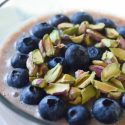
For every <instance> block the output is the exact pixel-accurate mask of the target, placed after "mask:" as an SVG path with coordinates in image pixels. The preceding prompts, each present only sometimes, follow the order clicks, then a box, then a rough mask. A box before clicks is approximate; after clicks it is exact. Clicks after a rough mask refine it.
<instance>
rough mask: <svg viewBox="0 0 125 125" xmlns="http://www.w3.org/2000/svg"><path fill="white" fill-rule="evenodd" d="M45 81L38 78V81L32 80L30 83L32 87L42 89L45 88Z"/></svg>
mask: <svg viewBox="0 0 125 125" xmlns="http://www.w3.org/2000/svg"><path fill="white" fill-rule="evenodd" d="M46 84H47V83H46V81H45V80H44V79H42V78H39V79H34V80H33V81H32V86H37V87H39V88H44V87H45V86H46Z"/></svg>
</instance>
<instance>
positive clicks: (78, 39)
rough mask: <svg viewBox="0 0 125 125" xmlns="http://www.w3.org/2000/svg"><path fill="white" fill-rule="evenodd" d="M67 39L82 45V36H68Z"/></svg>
mask: <svg viewBox="0 0 125 125" xmlns="http://www.w3.org/2000/svg"><path fill="white" fill-rule="evenodd" d="M69 38H70V39H71V40H72V42H74V43H77V44H79V43H82V41H83V38H84V34H82V35H80V36H69Z"/></svg>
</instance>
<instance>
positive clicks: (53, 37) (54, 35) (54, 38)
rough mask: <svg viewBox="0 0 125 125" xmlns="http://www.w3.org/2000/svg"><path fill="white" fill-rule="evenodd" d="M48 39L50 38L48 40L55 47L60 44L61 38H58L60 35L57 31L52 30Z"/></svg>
mask: <svg viewBox="0 0 125 125" xmlns="http://www.w3.org/2000/svg"><path fill="white" fill-rule="evenodd" d="M49 37H50V39H51V41H52V43H53V44H54V45H57V44H59V43H60V40H61V38H60V34H59V31H58V30H53V31H52V32H51V33H50V35H49Z"/></svg>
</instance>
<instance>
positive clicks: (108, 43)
mask: <svg viewBox="0 0 125 125" xmlns="http://www.w3.org/2000/svg"><path fill="white" fill-rule="evenodd" d="M101 42H102V44H103V45H104V46H106V47H117V46H118V45H119V43H118V42H117V41H116V40H112V39H107V38H106V39H102V40H101Z"/></svg>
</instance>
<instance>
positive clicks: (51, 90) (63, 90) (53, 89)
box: [44, 83, 70, 95]
mask: <svg viewBox="0 0 125 125" xmlns="http://www.w3.org/2000/svg"><path fill="white" fill-rule="evenodd" d="M69 89H70V85H69V84H62V83H52V84H50V85H49V86H47V87H45V88H44V90H45V92H46V93H47V94H51V95H52V94H57V95H58V94H67V93H68V92H69Z"/></svg>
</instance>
